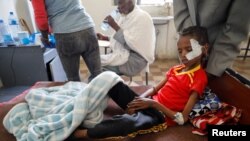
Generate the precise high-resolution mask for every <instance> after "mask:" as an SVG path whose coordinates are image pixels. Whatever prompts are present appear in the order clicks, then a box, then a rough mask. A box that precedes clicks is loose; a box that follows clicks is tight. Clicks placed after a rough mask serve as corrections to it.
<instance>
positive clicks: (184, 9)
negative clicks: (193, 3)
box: [173, 0, 193, 32]
mask: <svg viewBox="0 0 250 141" xmlns="http://www.w3.org/2000/svg"><path fill="white" fill-rule="evenodd" d="M173 8H174V24H175V27H176V30H177V31H178V32H180V31H181V30H183V29H184V28H186V27H189V26H192V25H193V24H192V20H191V17H190V13H189V10H188V4H187V0H174V1H173Z"/></svg>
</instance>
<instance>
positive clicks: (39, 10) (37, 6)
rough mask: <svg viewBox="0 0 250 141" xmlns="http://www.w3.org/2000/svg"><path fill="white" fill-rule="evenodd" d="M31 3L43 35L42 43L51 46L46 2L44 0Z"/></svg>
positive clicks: (33, 0)
mask: <svg viewBox="0 0 250 141" xmlns="http://www.w3.org/2000/svg"><path fill="white" fill-rule="evenodd" d="M31 3H32V6H33V9H34V15H35V21H36V25H37V27H38V28H39V30H40V32H41V34H42V38H41V41H42V42H43V43H44V44H45V45H47V44H49V40H48V34H49V24H48V15H47V11H46V6H45V2H44V0H31Z"/></svg>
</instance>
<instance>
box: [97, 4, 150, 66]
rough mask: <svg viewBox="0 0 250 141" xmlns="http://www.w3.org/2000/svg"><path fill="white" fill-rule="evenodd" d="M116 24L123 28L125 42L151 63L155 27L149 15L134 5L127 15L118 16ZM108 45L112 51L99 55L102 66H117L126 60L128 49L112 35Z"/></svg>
mask: <svg viewBox="0 0 250 141" xmlns="http://www.w3.org/2000/svg"><path fill="white" fill-rule="evenodd" d="M118 25H119V26H120V28H121V29H122V30H123V35H124V39H125V41H126V44H127V45H128V46H129V47H130V48H131V49H132V50H134V51H135V52H137V53H139V54H140V55H141V56H142V57H144V58H145V59H146V60H147V61H148V63H152V62H153V61H154V51H155V29H154V24H153V21H152V18H151V16H150V15H149V14H148V13H147V12H145V11H143V10H141V9H140V8H139V7H137V6H135V8H134V10H133V11H132V12H130V13H129V14H128V15H123V16H121V17H120V19H119V22H118ZM110 47H111V49H112V53H109V54H106V55H101V63H102V65H103V66H106V65H110V66H118V65H122V64H124V63H125V62H127V61H128V57H129V50H127V49H126V48H125V47H124V45H122V44H120V42H118V41H116V40H115V39H114V38H113V37H112V38H111V40H110Z"/></svg>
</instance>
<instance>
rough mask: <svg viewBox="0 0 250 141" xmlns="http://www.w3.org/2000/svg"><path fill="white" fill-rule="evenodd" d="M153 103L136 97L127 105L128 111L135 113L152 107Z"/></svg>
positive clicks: (147, 99) (150, 100) (148, 99)
mask: <svg viewBox="0 0 250 141" xmlns="http://www.w3.org/2000/svg"><path fill="white" fill-rule="evenodd" d="M154 103H155V101H154V100H152V99H150V98H143V97H136V98H135V99H134V100H133V101H131V102H130V103H129V104H128V111H137V110H141V109H146V108H149V107H153V105H154Z"/></svg>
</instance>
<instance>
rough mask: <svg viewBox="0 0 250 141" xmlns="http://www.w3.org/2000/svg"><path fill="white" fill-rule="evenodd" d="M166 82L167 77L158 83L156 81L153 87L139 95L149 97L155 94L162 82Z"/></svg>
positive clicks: (162, 84)
mask: <svg viewBox="0 0 250 141" xmlns="http://www.w3.org/2000/svg"><path fill="white" fill-rule="evenodd" d="M166 82H167V78H164V79H163V80H162V81H161V82H160V83H158V84H157V85H156V86H155V87H153V88H151V89H149V90H147V91H146V92H144V93H143V94H142V95H140V97H149V96H153V95H155V94H156V93H157V92H158V91H159V90H160V89H161V88H162V86H164V84H165V83H166Z"/></svg>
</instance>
